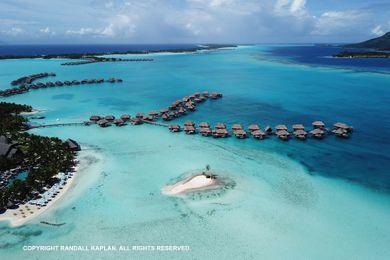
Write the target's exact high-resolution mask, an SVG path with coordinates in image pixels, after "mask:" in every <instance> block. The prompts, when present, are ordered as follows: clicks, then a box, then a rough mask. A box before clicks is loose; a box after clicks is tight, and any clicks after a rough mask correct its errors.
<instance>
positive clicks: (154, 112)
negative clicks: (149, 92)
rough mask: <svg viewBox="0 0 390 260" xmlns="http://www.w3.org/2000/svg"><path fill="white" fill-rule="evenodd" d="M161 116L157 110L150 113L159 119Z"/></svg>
mask: <svg viewBox="0 0 390 260" xmlns="http://www.w3.org/2000/svg"><path fill="white" fill-rule="evenodd" d="M158 115H159V112H158V111H157V110H152V111H150V112H149V116H152V117H157V116H158Z"/></svg>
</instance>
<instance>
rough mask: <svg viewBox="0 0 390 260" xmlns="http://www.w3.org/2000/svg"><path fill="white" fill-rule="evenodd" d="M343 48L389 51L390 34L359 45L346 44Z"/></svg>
mask: <svg viewBox="0 0 390 260" xmlns="http://www.w3.org/2000/svg"><path fill="white" fill-rule="evenodd" d="M344 47H347V48H366V49H377V50H382V51H390V32H388V33H386V34H384V35H382V36H380V37H377V38H374V39H371V40H368V41H364V42H360V43H355V44H348V45H345V46H344Z"/></svg>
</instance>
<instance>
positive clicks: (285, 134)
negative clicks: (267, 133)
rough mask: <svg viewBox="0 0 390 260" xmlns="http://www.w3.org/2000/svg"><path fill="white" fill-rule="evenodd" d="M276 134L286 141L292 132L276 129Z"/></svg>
mask: <svg viewBox="0 0 390 260" xmlns="http://www.w3.org/2000/svg"><path fill="white" fill-rule="evenodd" d="M276 136H277V137H279V138H280V139H282V140H284V141H287V140H288V138H289V136H290V133H289V132H287V130H284V129H283V130H279V131H276Z"/></svg>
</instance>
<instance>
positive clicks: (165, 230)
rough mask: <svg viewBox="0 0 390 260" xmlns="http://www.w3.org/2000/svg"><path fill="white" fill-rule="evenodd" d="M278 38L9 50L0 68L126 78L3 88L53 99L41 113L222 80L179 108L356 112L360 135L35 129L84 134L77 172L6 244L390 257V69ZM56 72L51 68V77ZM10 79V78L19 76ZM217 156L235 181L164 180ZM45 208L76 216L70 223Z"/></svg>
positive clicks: (193, 253) (259, 116)
mask: <svg viewBox="0 0 390 260" xmlns="http://www.w3.org/2000/svg"><path fill="white" fill-rule="evenodd" d="M268 48H270V47H269V46H246V47H239V48H237V49H233V50H220V51H214V52H202V53H195V54H170V55H152V56H153V57H154V59H155V61H154V62H145V63H104V64H89V65H83V66H68V67H66V66H60V63H61V62H63V61H61V60H39V59H37V60H29V59H26V60H3V61H1V62H0V71H1V72H0V80H1V82H3V83H4V82H10V81H11V80H13V79H15V78H17V77H19V76H23V75H28V74H32V73H39V72H44V71H48V72H55V73H57V77H56V78H55V79H56V80H69V79H83V78H92V77H95V78H96V77H104V78H107V77H111V76H113V77H120V78H123V80H124V82H123V83H122V84H109V83H107V84H106V83H104V84H103V85H89V86H71V87H63V88H53V89H42V90H35V91H30V92H28V93H26V94H23V95H20V96H14V97H9V98H4V99H1V100H4V101H12V102H18V103H26V104H30V105H32V106H34V108H38V109H45V110H46V112H44V113H43V114H44V115H45V116H46V118H45V119H44V120H43V121H40V122H47V123H52V122H74V121H83V120H86V119H88V118H89V116H90V115H91V114H114V115H116V116H119V115H121V114H123V113H130V114H135V113H137V112H148V111H150V110H153V109H159V108H162V107H165V106H167V105H168V104H170V103H171V102H172V101H174V100H176V99H178V98H180V97H182V96H184V95H187V94H191V93H193V92H196V91H203V90H210V91H220V92H222V93H223V94H224V97H223V98H222V99H221V100H217V101H207V102H206V103H204V104H202V105H200V106H199V107H198V111H197V112H195V113H193V114H190V115H188V116H186V117H184V118H182V119H180V120H178V122H179V123H182V122H183V121H185V120H194V121H196V122H199V121H201V120H202V121H203V120H205V121H209V122H211V123H216V122H220V121H221V122H225V123H228V124H232V123H242V124H245V125H248V124H250V123H253V122H256V123H260V124H261V125H262V126H265V125H268V124H269V125H276V124H279V123H285V124H287V125H291V124H293V123H303V124H305V125H307V126H309V125H310V123H311V122H312V121H314V120H317V119H319V120H323V121H325V122H326V123H327V124H332V123H334V122H336V121H345V122H346V123H349V124H351V125H353V126H354V127H355V129H356V131H355V132H354V134H353V136H352V138H350V139H349V140H339V139H336V138H334V137H328V138H326V139H325V140H323V141H315V140H307V141H306V142H298V141H296V140H290V141H289V142H287V143H286V142H281V141H278V140H276V139H274V138H272V139H268V140H264V141H256V140H253V139H247V140H236V139H235V138H229V139H225V140H215V139H212V138H202V137H200V136H186V135H185V134H183V133H181V134H172V133H170V132H169V131H167V129H165V128H160V127H156V126H150V125H142V126H126V127H122V128H117V127H109V128H106V129H101V128H98V127H96V126H89V127H84V126H83V127H77V126H72V127H58V128H45V129H36V130H34V131H33V132H34V133H36V134H41V135H49V136H58V137H60V138H64V139H66V138H72V139H75V140H78V141H79V142H80V144H81V145H82V147H84V151H82V152H81V154H80V157H81V160H82V161H83V162H84V164H85V162H87V163H88V164H89V166H88V167H82V169H81V170H80V174H79V177H78V179H77V181H76V185H75V186H74V188H73V189H72V190H70V191H69V192H68V194H66V195H65V196H64V198H63V199H62V200H61V201H60V202H58V203H57V205H55V206H54V208H53V209H51V210H50V211H48V212H46V213H44V214H43V215H41V216H39V217H38V218H36V219H34V220H33V221H31V222H30V223H28V224H26V225H25V226H22V227H18V228H10V227H8V225H7V224H6V223H2V224H1V225H0V247H1V249H0V255H1V258H4V259H10V258H11V257H12V258H13V259H23V258H26V257H30V258H33V259H53V258H54V259H74V257H83V258H85V259H96V258H97V259H101V258H107V257H113V256H115V257H117V258H118V259H128V258H131V257H134V258H144V259H149V258H167V259H168V258H169V259H176V258H177V259H184V258H190V259H261V258H265V259H269V258H276V259H329V258H331V259H384V258H388V257H389V255H390V250H389V244H390V218H389V216H390V197H389V190H390V176H389V172H390V171H389V166H390V160H389V159H390V157H389V152H390V149H389V140H388V136H389V134H390V113H389V106H388V100H390V90H389V86H390V76H389V75H388V74H386V73H373V72H368V71H367V72H364V71H362V70H359V71H354V70H352V69H340V68H332V67H329V66H328V67H321V66H316V67H312V66H307V65H302V64H293V63H291V62H290V63H288V64H286V63H284V62H283V61H280V62H279V61H278V60H277V59H273V60H270V59H268V58H264V56H263V52H264V51H265V50H267V49H268ZM48 80H52V79H48ZM6 85H7V84H4V85H2V88H5V87H8V86H6ZM206 164H209V165H210V166H211V168H212V169H213V170H215V171H217V172H218V174H220V175H221V176H224V177H227V178H229V179H230V180H232V181H233V182H234V187H232V188H231V189H228V190H224V191H218V192H208V193H202V194H197V195H196V196H188V197H182V198H176V197H167V196H164V195H163V194H161V188H162V187H163V186H164V185H166V184H167V183H170V182H171V181H172V180H174V179H176V178H177V177H178V176H180V175H182V174H186V173H189V172H194V171H196V170H199V169H201V168H203V167H204V166H205V165H206ZM40 221H48V222H56V223H66V224H65V225H63V226H60V227H52V226H46V225H43V224H40V223H39V222H40ZM26 245H85V246H88V245H107V246H108V245H117V246H119V245H185V246H189V247H190V250H189V251H183V252H161V251H106V252H102V251H77V252H72V251H67V252H58V251H57V252H44V251H40V252H37V251H25V250H23V246H26Z"/></svg>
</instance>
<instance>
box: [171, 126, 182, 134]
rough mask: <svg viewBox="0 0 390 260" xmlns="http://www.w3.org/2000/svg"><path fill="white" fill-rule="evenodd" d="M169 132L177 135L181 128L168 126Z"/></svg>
mask: <svg viewBox="0 0 390 260" xmlns="http://www.w3.org/2000/svg"><path fill="white" fill-rule="evenodd" d="M169 131H171V132H172V133H177V132H180V131H181V127H180V126H179V125H170V126H169Z"/></svg>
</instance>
